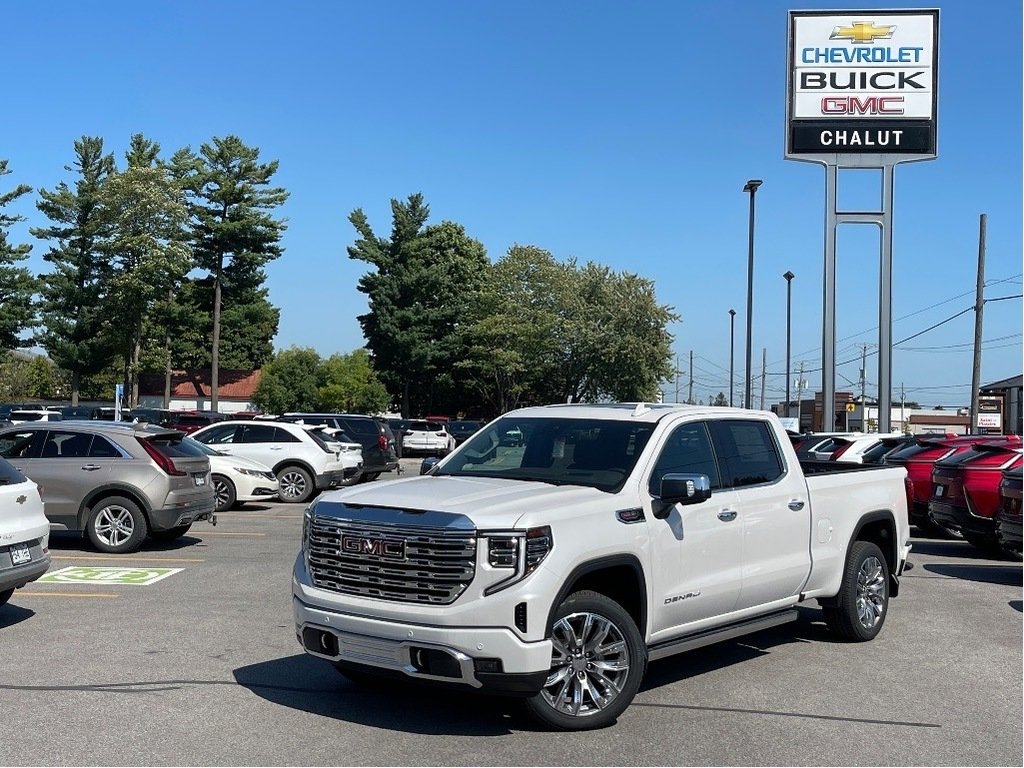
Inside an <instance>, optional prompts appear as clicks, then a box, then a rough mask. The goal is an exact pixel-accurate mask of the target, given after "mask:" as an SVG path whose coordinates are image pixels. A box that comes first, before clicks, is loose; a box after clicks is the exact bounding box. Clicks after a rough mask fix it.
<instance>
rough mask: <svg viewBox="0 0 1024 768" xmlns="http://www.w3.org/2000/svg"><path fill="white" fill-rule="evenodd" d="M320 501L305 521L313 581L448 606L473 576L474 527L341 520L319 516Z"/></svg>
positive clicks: (365, 594) (329, 587)
mask: <svg viewBox="0 0 1024 768" xmlns="http://www.w3.org/2000/svg"><path fill="white" fill-rule="evenodd" d="M324 506H325V505H324V504H318V505H317V514H316V517H315V518H314V519H313V520H311V521H310V526H309V542H308V547H309V550H308V551H309V566H308V567H309V574H310V576H311V578H312V580H313V585H314V586H316V587H318V588H320V589H327V590H331V591H332V592H339V593H342V594H346V595H357V596H359V597H371V598H374V599H377V600H393V601H396V602H403V603H426V604H434V605H449V604H451V603H453V602H455V600H456V599H458V597H459V595H461V594H462V593H463V592H464V591H465V590H466V587H468V586H469V584H470V582H472V581H473V576H474V574H475V573H476V548H477V537H476V530H475V529H466V528H465V527H454V526H452V527H443V526H442V527H434V526H424V525H409V524H405V525H402V524H394V523H390V522H387V523H382V522H378V521H364V520H350V519H344V520H343V519H338V518H334V517H328V516H324V514H323V512H324V509H323V507H324ZM353 511H356V510H353ZM407 517H409V518H410V520H414V519H415V517H414V516H413V515H407ZM417 522H419V521H417ZM424 522H426V521H424ZM399 553H403V554H404V556H401V557H400V556H399Z"/></svg>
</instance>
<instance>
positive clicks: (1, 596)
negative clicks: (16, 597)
mask: <svg viewBox="0 0 1024 768" xmlns="http://www.w3.org/2000/svg"><path fill="white" fill-rule="evenodd" d="M13 594H14V590H13V589H5V590H4V591H3V592H0V606H2V605H6V604H7V601H8V600H10V599H11V595H13Z"/></svg>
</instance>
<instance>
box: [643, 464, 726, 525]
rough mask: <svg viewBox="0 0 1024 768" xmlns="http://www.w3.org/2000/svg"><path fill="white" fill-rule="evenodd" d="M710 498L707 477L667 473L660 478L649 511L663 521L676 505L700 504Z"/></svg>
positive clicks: (709, 485)
mask: <svg viewBox="0 0 1024 768" xmlns="http://www.w3.org/2000/svg"><path fill="white" fill-rule="evenodd" d="M710 498H711V480H710V478H709V477H708V476H707V475H691V474H682V473H669V474H667V475H665V476H664V477H662V478H661V488H660V489H659V493H658V495H657V496H655V497H654V505H653V509H652V510H651V511H652V512H653V514H654V516H655V517H656V518H658V519H659V520H664V519H665V518H666V517H668V514H669V512H670V511H671V510H672V507H673V506H675V505H676V504H686V505H689V504H700V503H702V502H705V501H707V500H708V499H710Z"/></svg>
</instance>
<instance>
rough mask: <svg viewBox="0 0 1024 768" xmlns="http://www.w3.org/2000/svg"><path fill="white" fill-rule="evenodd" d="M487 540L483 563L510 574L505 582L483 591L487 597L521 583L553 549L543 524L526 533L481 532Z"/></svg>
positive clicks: (549, 531)
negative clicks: (485, 561)
mask: <svg viewBox="0 0 1024 768" xmlns="http://www.w3.org/2000/svg"><path fill="white" fill-rule="evenodd" d="M482 536H483V537H484V538H485V539H486V541H487V563H488V565H490V566H491V567H492V568H495V569H499V570H508V571H510V573H509V576H508V578H507V579H502V580H501V581H499V582H498V583H497V584H492V585H491V586H489V587H487V589H485V590H484V594H485V595H491V594H494V593H495V592H499V591H500V590H502V589H507V588H508V587H510V586H512V585H513V584H515V583H516V582H519V581H522V580H523V579H525V578H526V577H527V576H529V575H530V574H531V573H533V572H534V571H535V570H537V567H538V566H539V565H540V564H541V562H542V561H543V560H544V558H545V557H547V556H548V553H549V552H550V551H551V550H552V548H553V547H554V546H555V540H554V537H553V536H552V535H551V527H550V526H547V525H544V526H540V527H537V528H530V529H529V530H527V531H513V532H509V533H505V532H501V533H493V534H488V533H484V534H482Z"/></svg>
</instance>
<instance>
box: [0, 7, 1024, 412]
mask: <svg viewBox="0 0 1024 768" xmlns="http://www.w3.org/2000/svg"><path fill="white" fill-rule="evenodd" d="M808 7H813V8H844V9H845V8H850V7H857V8H890V7H934V4H927V5H921V6H917V4H915V3H899V4H875V3H856V4H854V3H838V4H837V3H828V2H825V3H815V4H813V5H810V6H807V5H796V6H791V5H790V4H789V3H783V2H775V1H774V0H761V1H755V0H746V1H745V2H739V1H735V0H734V1H733V2H712V3H696V2H668V1H667V0H662V1H659V2H644V3H625V2H617V3H616V2H587V3H583V2H576V3H569V2H550V1H549V2H533V1H520V2H515V3H510V2H469V1H468V0H464V1H462V2H454V1H442V0H438V1H436V2H406V1H404V0H403V1H396V0H391V1H390V2H374V3H356V2H337V3H336V2H307V3H294V4H288V5H285V4H282V3H270V2H256V1H253V0H248V1H246V2H197V1H196V0H180V1H179V2H147V3H121V2H103V3H99V4H87V3H72V2H55V3H45V4H38V3H27V2H21V3H17V4H7V5H6V6H5V9H4V10H5V28H6V34H5V52H6V60H7V62H8V65H9V66H8V76H7V77H6V78H5V91H6V93H5V101H6V104H7V117H6V119H5V121H4V125H3V128H2V129H0V157H3V158H7V159H8V160H9V161H10V168H11V170H12V171H13V173H12V174H11V175H9V176H6V177H4V179H3V180H2V181H0V189H8V188H10V187H11V186H13V185H14V184H17V183H27V184H30V185H32V186H33V187H35V188H39V187H44V188H52V187H53V186H54V185H55V184H56V183H58V182H59V181H60V180H62V179H68V178H70V176H69V174H68V173H67V172H66V171H65V170H64V166H65V165H66V164H69V163H70V162H71V159H72V144H73V141H74V140H75V139H76V138H78V137H79V136H82V135H83V134H88V135H99V136H102V137H103V138H104V140H105V141H106V143H107V146H108V148H109V149H110V150H112V151H114V152H116V154H117V156H118V158H119V159H120V158H122V157H123V152H124V149H125V147H126V145H127V143H128V140H129V138H130V136H131V134H132V133H135V132H138V131H141V132H143V133H145V134H146V135H147V136H148V137H150V138H152V139H154V140H156V141H158V142H160V143H161V144H162V145H163V147H164V149H165V152H166V153H167V154H168V155H169V154H170V153H171V152H173V151H174V150H175V149H177V148H179V147H181V146H184V145H191V146H192V147H193V148H198V146H199V145H200V144H201V143H203V142H204V141H208V140H209V139H210V138H211V137H212V136H220V135H226V134H229V133H234V134H237V135H239V136H240V137H242V139H243V140H244V141H246V142H247V143H249V144H252V145H255V146H258V147H260V149H261V152H262V156H263V157H264V158H265V159H278V160H279V161H280V171H279V173H278V175H277V177H276V182H277V183H278V184H280V185H283V186H284V187H286V188H287V189H288V190H289V191H290V192H291V198H290V199H289V201H288V203H287V205H286V206H285V207H284V209H283V211H282V213H283V215H285V216H286V217H287V218H288V221H289V228H288V231H287V233H286V235H285V238H284V246H285V249H286V250H285V254H284V256H283V257H282V258H281V259H279V260H278V261H276V262H274V263H272V264H271V265H270V266H269V268H268V275H269V288H270V299H271V302H272V303H273V304H274V305H275V306H277V307H279V308H280V309H281V324H280V330H279V333H278V336H277V338H276V339H275V346H276V347H277V348H279V349H280V348H285V347H288V346H292V345H299V346H312V347H315V348H316V349H317V350H318V351H319V352H320V353H321V354H322V355H329V354H332V353H334V352H349V351H351V350H352V349H354V348H356V347H358V346H361V345H362V343H363V339H362V335H361V333H360V329H359V325H358V322H357V321H356V316H357V315H359V314H361V313H362V312H364V311H365V310H366V302H365V298H364V297H363V295H362V294H360V293H359V292H358V291H356V288H355V286H356V282H357V280H358V279H359V277H360V275H361V274H362V273H363V271H364V267H365V265H364V264H362V263H361V262H354V261H351V260H350V259H348V257H347V254H346V251H345V248H346V246H348V245H350V244H351V243H352V242H353V240H354V238H355V233H354V231H353V229H352V227H351V225H350V224H349V223H348V214H349V213H350V212H351V211H352V210H353V209H355V208H357V207H361V208H363V209H364V210H365V211H366V213H367V215H368V216H369V218H370V221H371V223H372V224H373V226H374V227H375V229H376V230H377V231H378V232H380V233H382V234H386V233H387V232H388V231H389V230H390V215H389V210H390V209H389V201H390V200H391V198H405V197H407V196H408V195H409V194H411V193H413V192H422V193H423V194H424V196H425V198H426V200H427V202H428V203H429V205H430V208H431V212H432V221H434V222H439V221H441V220H445V219H448V220H453V221H456V222H459V223H460V224H462V225H464V226H465V228H466V230H467V232H468V233H469V234H470V235H471V236H473V237H475V238H477V239H479V240H480V241H482V242H483V244H484V245H485V247H486V248H487V252H488V254H489V256H490V258H491V259H492V260H496V259H497V258H499V257H500V256H501V255H502V254H503V253H504V252H505V251H506V250H507V249H508V248H509V247H510V246H511V245H513V244H516V243H519V244H531V245H537V246H540V247H542V248H546V249H548V250H550V251H551V252H552V253H553V254H554V255H555V256H556V257H558V258H560V259H565V258H568V257H570V256H574V257H576V258H577V259H579V260H580V261H588V260H590V261H595V262H599V263H602V264H607V265H609V266H610V267H612V268H614V269H618V270H630V271H634V272H637V273H639V274H642V275H644V276H646V277H649V278H651V279H653V280H654V281H655V283H656V288H657V294H658V298H659V300H660V301H661V302H662V303H666V304H670V305H672V306H673V307H674V308H675V310H676V311H677V312H678V313H679V314H680V315H681V316H682V320H681V322H679V323H677V324H675V325H673V327H672V331H673V332H674V334H675V336H676V343H675V349H676V351H677V352H678V354H679V358H680V367H681V368H683V369H684V371H685V372H684V374H683V376H682V385H681V394H682V396H683V397H685V395H686V392H687V388H688V384H689V376H690V371H689V363H688V360H689V354H690V351H691V350H692V352H693V355H694V365H693V379H694V397H695V398H699V399H704V400H706V399H707V398H708V396H709V395H713V394H715V393H717V392H719V391H724V392H726V393H727V392H728V384H729V374H728V370H729V315H728V310H729V309H730V308H735V309H736V310H737V313H738V314H737V316H736V336H735V338H736V358H735V360H736V391H737V393H739V392H742V376H743V366H744V341H745V323H746V318H745V315H744V313H745V307H746V263H747V214H748V208H747V205H748V198H747V195H746V194H745V193H744V192H742V188H743V184H744V182H745V181H746V180H747V179H748V178H761V179H763V180H764V186H763V187H762V188H761V190H760V191H759V192H758V193H757V229H756V263H755V270H754V311H753V313H752V316H753V345H752V346H753V358H754V368H755V372H757V373H759V372H760V362H761V350H762V348H766V349H767V358H768V371H769V376H768V378H767V397H766V399H767V401H768V402H774V401H775V400H777V399H779V398H781V396H782V395H783V394H784V391H785V329H786V286H785V280H784V279H783V277H782V275H783V273H784V272H786V271H787V270H791V271H792V272H794V273H795V274H796V278H795V279H794V280H793V286H792V287H793V313H792V321H793V337H792V339H793V340H792V348H793V368H794V371H795V369H796V368H797V366H798V365H799V363H800V362H801V361H802V362H804V364H805V368H806V370H807V371H809V373H806V374H805V378H807V379H808V380H809V382H810V386H811V388H812V389H818V388H820V381H821V380H820V377H821V374H820V372H817V371H815V370H814V369H816V368H818V367H819V366H820V359H821V349H820V347H821V313H822V290H821V281H822V260H823V259H822V248H823V244H822V243H823V232H824V172H823V170H822V169H821V168H820V167H819V166H816V165H811V164H806V163H796V162H790V161H786V160H784V159H783V149H784V148H783V139H784V116H785V81H786V19H787V11H788V10H789V9H790V8H808ZM939 7H940V9H941V21H940V28H941V36H940V65H939V114H938V118H939V123H938V125H939V157H938V159H937V160H935V161H932V162H926V163H915V164H909V165H903V166H900V167H899V168H897V170H896V183H895V207H894V211H895V226H894V230H893V235H894V236H893V260H894V269H893V317H894V320H895V322H894V326H893V338H894V340H896V341H897V342H898V341H900V340H902V339H905V338H907V337H910V336H912V335H914V334H917V333H918V332H920V331H923V330H924V329H926V328H929V327H930V326H932V325H935V324H936V323H939V322H940V321H942V320H945V319H946V318H948V317H950V316H952V315H954V314H956V313H957V312H960V311H961V310H963V309H965V308H967V307H970V306H971V305H972V304H973V302H974V286H975V276H976V267H977V254H978V217H979V214H981V213H986V214H987V215H988V238H987V240H988V248H987V262H986V278H987V280H988V282H989V285H988V287H987V288H986V297H987V298H989V299H995V298H1001V297H1004V296H1016V295H1019V294H1020V293H1021V273H1022V256H1021V253H1022V248H1021V232H1022V221H1021V210H1022V200H1021V164H1022V159H1021V144H1022V136H1021V92H1022V87H1021V68H1022V59H1021V29H1022V24H1021V4H1020V3H1019V2H1016V0H997V1H993V2H974V3H967V2H955V3H953V2H950V3H942V4H939ZM876 188H877V184H876V180H875V179H874V177H873V174H870V173H866V172H848V173H844V174H843V177H842V179H841V187H840V202H841V204H843V205H844V207H849V208H857V207H861V206H862V205H867V204H868V203H869V202H870V201H872V200H874V199H875V197H877V195H876V193H875V191H874V190H875V189H876ZM34 200H35V196H34V195H33V199H32V200H27V199H23V200H22V201H19V203H18V204H17V205H16V206H14V208H15V210H16V211H18V212H21V213H24V214H25V215H27V216H28V217H29V219H30V221H29V222H28V223H27V224H26V225H25V226H24V227H19V228H16V229H15V231H14V233H13V238H12V240H13V241H14V242H24V241H28V242H33V241H32V239H31V238H30V237H29V235H28V234H27V226H28V225H29V224H34V225H39V224H41V223H42V220H41V217H40V214H38V213H37V212H36V211H35V209H34ZM838 247H839V250H838V254H839V267H838V279H839V286H840V288H839V298H838V301H837V305H836V317H837V338H838V340H839V341H838V343H837V353H836V359H837V361H838V362H839V363H841V364H842V365H840V366H839V367H838V376H837V380H836V388H837V389H838V390H840V391H842V390H853V391H859V385H857V384H856V382H857V379H858V375H859V374H858V369H859V367H860V349H861V346H860V345H862V344H865V343H866V344H877V340H878V331H877V322H878V321H877V316H878V306H877V305H878V288H877V286H878V258H877V249H878V235H877V230H876V229H875V228H874V227H869V226H859V227H847V228H844V229H843V230H841V232H840V236H839V246H838ZM44 251H45V245H44V244H43V243H38V242H37V243H35V248H34V250H33V253H32V256H31V259H30V262H29V264H30V267H31V268H32V269H33V270H35V271H37V272H41V271H45V269H46V264H45V263H44V262H43V260H42V254H43V252H44ZM1021 317H1022V316H1021V300H1020V299H1019V298H1018V299H1008V300H1004V301H990V302H989V303H988V304H987V305H986V307H985V313H984V320H985V325H984V339H985V343H984V354H983V362H982V379H983V383H985V382H988V381H993V380H996V379H1001V378H1004V377H1008V376H1012V375H1017V374H1019V373H1020V372H1021V368H1022V346H1021V326H1022V320H1021ZM973 338H974V319H973V312H968V313H966V314H964V315H962V316H961V317H959V318H957V319H955V320H953V321H951V322H948V323H946V324H944V325H942V326H941V327H939V328H938V329H936V330H933V331H930V332H928V333H925V334H923V335H921V336H919V337H917V338H914V339H913V340H911V341H908V342H906V343H905V344H901V345H897V346H896V348H895V350H894V352H893V369H892V380H893V384H894V387H895V397H896V399H897V400H898V398H899V391H900V387H901V385H902V386H903V387H904V391H905V393H906V396H907V398H908V399H915V400H918V401H920V402H922V403H925V404H944V405H960V406H962V405H966V404H968V402H969V397H970V382H971V364H972V348H971V345H972V341H973ZM847 361H852V362H847ZM876 365H877V362H876V358H874V357H869V358H868V366H867V368H868V374H867V378H868V393H869V394H872V395H873V394H875V393H876V388H875V384H874V381H875V380H876V378H877V373H876ZM851 382H853V383H852V384H851ZM759 386H760V385H759V384H755V387H754V392H755V397H756V396H757V395H759ZM665 389H666V391H667V392H668V393H669V397H670V399H671V398H672V397H673V396H674V390H675V385H674V384H668V385H666V387H665Z"/></svg>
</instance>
